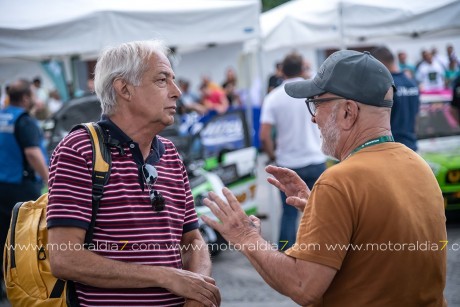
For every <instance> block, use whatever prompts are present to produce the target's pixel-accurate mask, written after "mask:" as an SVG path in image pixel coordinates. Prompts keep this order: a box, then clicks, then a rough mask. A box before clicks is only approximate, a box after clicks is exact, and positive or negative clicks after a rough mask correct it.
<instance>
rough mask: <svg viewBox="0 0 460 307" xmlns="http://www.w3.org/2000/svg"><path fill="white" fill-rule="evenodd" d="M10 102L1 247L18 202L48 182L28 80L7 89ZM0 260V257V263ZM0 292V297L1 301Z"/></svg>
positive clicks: (1, 180)
mask: <svg viewBox="0 0 460 307" xmlns="http://www.w3.org/2000/svg"><path fill="white" fill-rule="evenodd" d="M8 95H9V99H10V103H9V105H8V106H7V107H5V108H4V109H1V110H0V170H1V171H0V246H1V248H3V246H4V244H5V240H6V236H7V233H8V228H9V225H10V220H11V210H12V209H13V207H14V205H15V204H16V203H17V202H22V201H28V200H32V199H36V198H38V197H39V196H40V194H41V189H42V187H43V183H45V184H47V182H48V164H47V158H46V152H45V148H44V143H43V135H42V132H41V130H40V128H39V127H38V124H37V121H36V120H35V119H34V118H33V117H31V116H30V115H29V111H30V110H31V108H32V107H33V105H34V103H35V98H34V97H35V96H34V95H33V93H32V88H31V84H30V82H28V81H27V80H18V81H15V82H14V83H12V84H10V86H9V89H8ZM1 264H2V260H1V259H0V265H1ZM1 296H2V294H1V291H0V300H1Z"/></svg>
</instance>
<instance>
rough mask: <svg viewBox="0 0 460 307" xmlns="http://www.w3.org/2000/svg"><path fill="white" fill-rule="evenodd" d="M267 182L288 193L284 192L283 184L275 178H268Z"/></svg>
mask: <svg viewBox="0 0 460 307" xmlns="http://www.w3.org/2000/svg"><path fill="white" fill-rule="evenodd" d="M267 181H268V183H270V184H271V185H273V186H275V187H276V188H278V190H280V191H282V192H284V193H286V191H285V190H284V185H283V184H281V182H279V181H278V180H276V179H275V178H273V177H268V178H267Z"/></svg>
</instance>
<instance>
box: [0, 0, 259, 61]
mask: <svg viewBox="0 0 460 307" xmlns="http://www.w3.org/2000/svg"><path fill="white" fill-rule="evenodd" d="M0 11H2V12H5V14H3V15H2V18H0V58H5V57H16V58H17V57H22V58H26V57H31V58H37V57H44V58H46V57H50V56H62V55H75V54H78V55H85V54H90V55H91V54H98V53H99V51H100V50H101V49H102V48H103V47H105V46H107V45H112V44H118V43H122V42H126V41H133V40H142V39H153V38H159V39H162V40H164V41H165V42H166V43H167V44H168V45H169V46H172V47H177V48H178V50H180V49H181V48H182V47H191V46H200V45H203V46H205V45H206V44H226V43H234V42H242V41H245V40H247V39H250V38H254V37H257V36H258V35H259V26H258V22H259V19H258V18H259V13H260V4H259V1H257V0H249V1H248V0H194V1H189V0H167V1H164V0H128V1H127V0H98V1H93V0H75V1H62V0H41V1H34V0H21V1H17V2H14V3H13V2H11V1H0Z"/></svg>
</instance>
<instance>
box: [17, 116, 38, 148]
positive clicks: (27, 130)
mask: <svg viewBox="0 0 460 307" xmlns="http://www.w3.org/2000/svg"><path fill="white" fill-rule="evenodd" d="M15 128H16V131H15V135H16V139H17V140H18V143H19V146H20V147H21V148H28V147H38V146H40V139H41V134H40V130H39V128H38V126H37V124H36V123H35V121H34V119H33V118H31V117H30V116H28V115H23V116H22V117H20V118H19V120H18V121H17V123H16V127H15Z"/></svg>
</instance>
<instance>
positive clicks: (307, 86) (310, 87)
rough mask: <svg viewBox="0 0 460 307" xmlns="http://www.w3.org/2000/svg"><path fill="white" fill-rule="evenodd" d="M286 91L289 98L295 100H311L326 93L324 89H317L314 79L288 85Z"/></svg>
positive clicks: (285, 87) (285, 86)
mask: <svg viewBox="0 0 460 307" xmlns="http://www.w3.org/2000/svg"><path fill="white" fill-rule="evenodd" d="M284 90H285V91H286V93H287V94H288V95H289V96H291V97H294V98H310V97H313V96H316V95H320V94H324V93H325V92H326V91H325V90H323V89H322V88H319V87H317V86H316V84H315V83H314V82H313V79H311V80H304V81H295V82H289V83H286V84H285V85H284Z"/></svg>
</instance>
